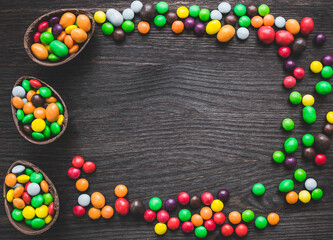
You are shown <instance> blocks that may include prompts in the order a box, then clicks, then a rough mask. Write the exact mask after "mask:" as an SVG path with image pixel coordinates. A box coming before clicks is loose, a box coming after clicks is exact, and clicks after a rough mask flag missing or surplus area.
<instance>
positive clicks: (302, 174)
mask: <svg viewBox="0 0 333 240" xmlns="http://www.w3.org/2000/svg"><path fill="white" fill-rule="evenodd" d="M294 178H295V179H296V180H297V181H299V182H303V181H304V180H305V179H306V172H305V171H304V170H303V169H301V168H299V169H297V170H296V171H295V172H294Z"/></svg>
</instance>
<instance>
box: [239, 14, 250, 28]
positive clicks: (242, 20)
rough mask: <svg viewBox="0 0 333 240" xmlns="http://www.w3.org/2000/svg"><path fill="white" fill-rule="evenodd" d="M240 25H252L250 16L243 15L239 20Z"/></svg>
mask: <svg viewBox="0 0 333 240" xmlns="http://www.w3.org/2000/svg"><path fill="white" fill-rule="evenodd" d="M238 24H239V26H240V27H248V26H250V25H251V19H250V18H249V17H248V16H241V17H240V18H239V20H238Z"/></svg>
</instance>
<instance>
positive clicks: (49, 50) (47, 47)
mask: <svg viewBox="0 0 333 240" xmlns="http://www.w3.org/2000/svg"><path fill="white" fill-rule="evenodd" d="M43 46H44V47H45V48H46V50H47V51H48V52H49V53H51V48H50V45H47V44H45V43H43Z"/></svg>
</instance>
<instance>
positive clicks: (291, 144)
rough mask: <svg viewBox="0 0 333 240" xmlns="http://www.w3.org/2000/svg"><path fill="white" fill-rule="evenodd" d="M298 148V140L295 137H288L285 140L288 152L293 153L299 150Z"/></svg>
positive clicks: (285, 148)
mask: <svg viewBox="0 0 333 240" xmlns="http://www.w3.org/2000/svg"><path fill="white" fill-rule="evenodd" d="M297 148H298V141H297V139H296V138H294V137H291V138H288V139H287V140H286V141H285V142H284V150H285V152H286V153H293V152H295V151H296V150H297Z"/></svg>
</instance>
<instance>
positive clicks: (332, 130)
mask: <svg viewBox="0 0 333 240" xmlns="http://www.w3.org/2000/svg"><path fill="white" fill-rule="evenodd" d="M324 133H325V134H326V135H327V136H332V135H333V125H332V124H329V123H327V124H326V125H325V126H324Z"/></svg>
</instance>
